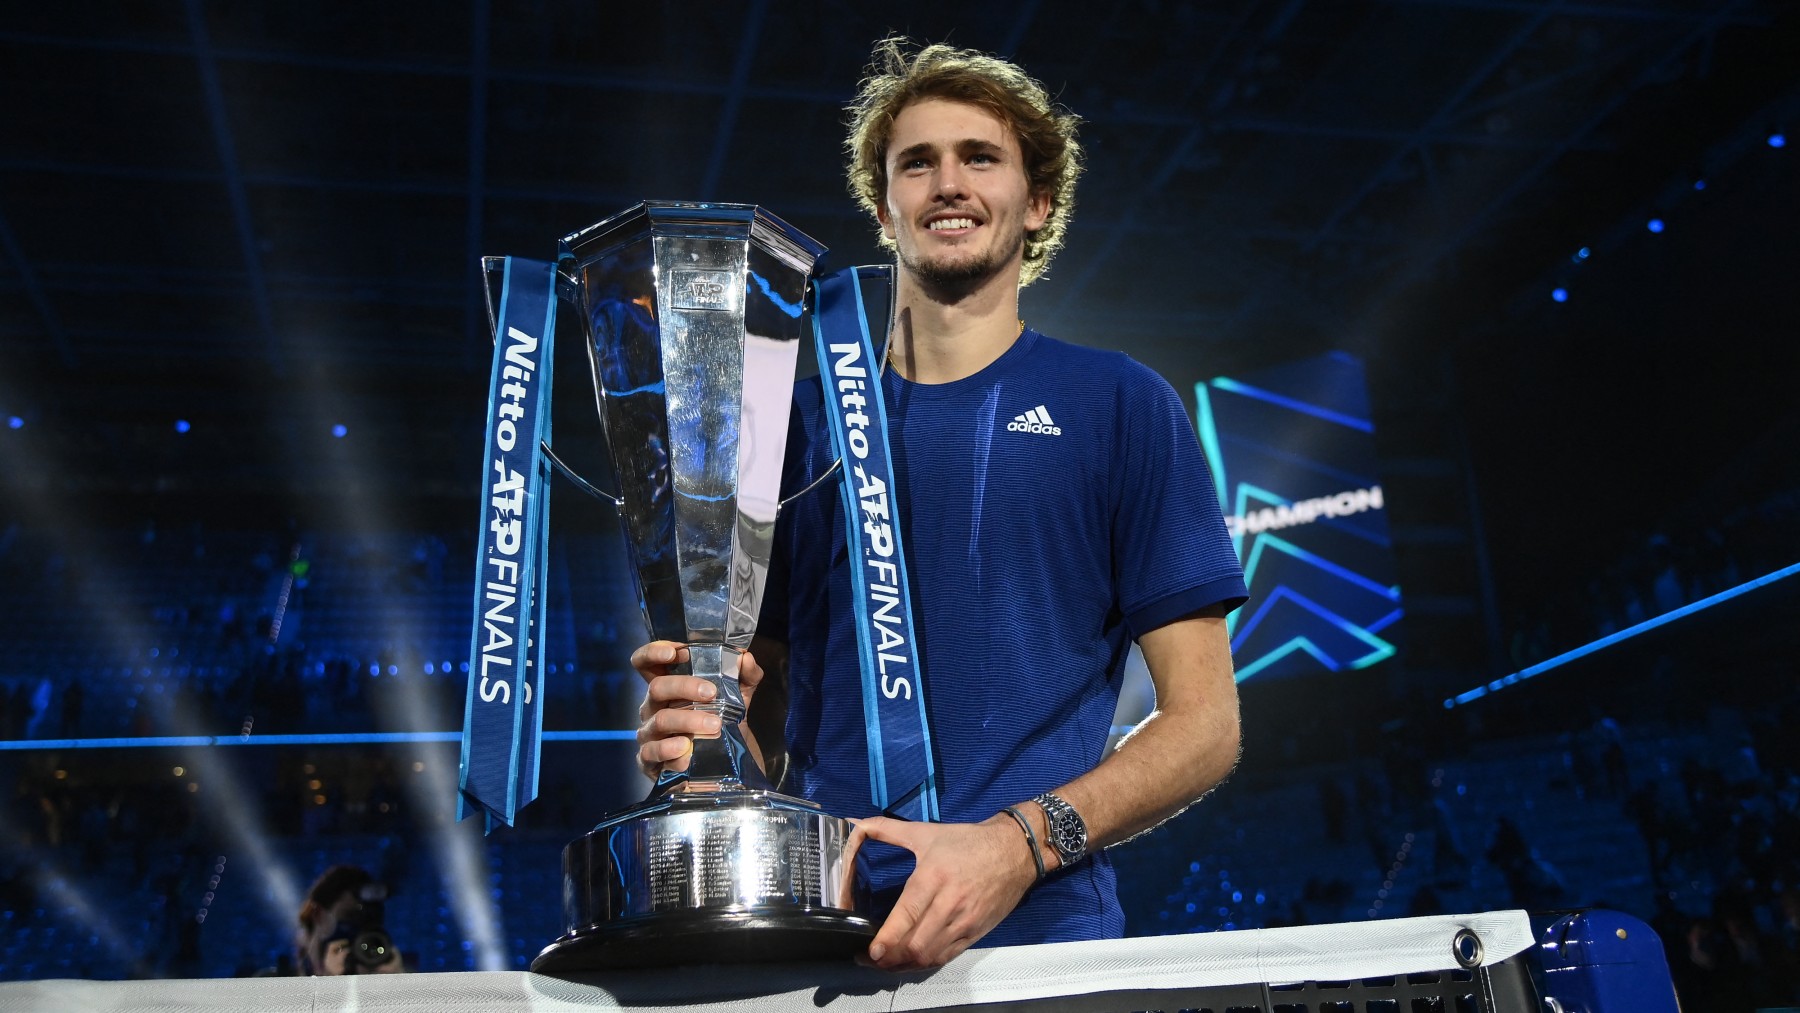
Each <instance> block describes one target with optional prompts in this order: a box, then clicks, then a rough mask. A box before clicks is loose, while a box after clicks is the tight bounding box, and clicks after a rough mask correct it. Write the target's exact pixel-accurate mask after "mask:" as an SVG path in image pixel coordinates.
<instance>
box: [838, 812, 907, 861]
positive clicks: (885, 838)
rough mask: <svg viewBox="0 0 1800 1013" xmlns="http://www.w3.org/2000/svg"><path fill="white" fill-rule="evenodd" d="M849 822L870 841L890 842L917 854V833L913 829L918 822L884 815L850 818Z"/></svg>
mask: <svg viewBox="0 0 1800 1013" xmlns="http://www.w3.org/2000/svg"><path fill="white" fill-rule="evenodd" d="M850 822H851V823H852V824H854V825H855V827H856V829H857V830H859V831H861V832H862V835H863V836H864V837H866V838H868V839H869V840H871V841H880V842H881V843H883V844H892V845H894V846H895V847H897V848H905V849H906V850H908V851H910V852H912V853H914V854H918V851H919V849H918V847H917V839H918V833H917V832H916V830H915V828H916V827H917V826H918V824H915V823H908V822H907V821H905V820H896V819H890V818H889V817H886V816H870V817H868V818H867V819H860V820H851V821H850Z"/></svg>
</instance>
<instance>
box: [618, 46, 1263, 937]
mask: <svg viewBox="0 0 1800 1013" xmlns="http://www.w3.org/2000/svg"><path fill="white" fill-rule="evenodd" d="M851 111H852V121H853V122H852V127H851V136H850V139H849V142H848V147H849V149H850V153H851V165H850V177H851V187H852V190H853V191H854V192H855V193H856V195H857V197H858V199H859V200H860V201H861V202H862V204H863V206H864V207H865V208H866V209H868V210H869V211H870V212H871V213H872V214H873V215H874V217H875V220H876V221H877V223H878V224H879V225H880V227H881V230H882V236H883V241H884V244H885V245H887V246H889V247H890V248H891V249H892V250H893V251H894V253H895V257H896V260H897V265H898V266H897V269H896V275H895V296H896V300H897V313H896V315H895V324H894V328H893V333H892V334H891V335H890V336H889V340H890V344H889V368H888V370H887V373H886V375H885V377H884V378H883V389H884V392H885V396H886V398H887V404H888V412H889V426H888V438H889V441H890V443H891V445H892V447H893V458H894V462H895V472H896V475H897V478H898V485H899V487H900V488H899V495H898V502H899V503H900V505H901V507H902V517H903V522H902V524H903V527H902V531H903V540H904V544H905V547H906V551H907V558H908V566H909V569H910V573H911V578H912V579H911V583H912V592H913V596H914V603H915V609H916V610H917V613H918V615H919V632H918V640H919V648H920V651H921V660H922V671H923V678H924V681H925V686H926V691H925V700H926V702H927V707H928V709H929V712H930V716H931V722H932V734H933V743H934V754H935V757H936V763H937V766H938V769H939V771H940V772H941V781H942V784H941V786H940V789H941V793H942V794H941V800H940V805H941V816H942V820H943V822H939V823H909V822H905V821H903V820H898V819H894V818H891V817H885V816H881V815H879V814H876V813H874V812H872V811H871V810H872V808H873V807H872V805H871V803H870V801H869V798H870V792H869V781H870V773H869V771H868V769H867V767H868V760H867V752H866V747H865V740H864V736H865V731H864V721H863V704H862V698H861V682H860V675H859V671H858V667H857V652H856V649H855V641H854V639H853V638H854V636H855V631H854V629H853V623H852V618H851V616H850V615H849V612H850V609H849V606H848V599H849V592H848V587H849V578H848V567H849V563H848V561H847V559H846V557H845V553H846V550H845V548H844V546H845V537H844V530H843V529H844V523H845V521H844V511H843V510H842V508H841V506H840V505H839V502H838V500H837V499H836V498H835V497H836V496H837V495H841V492H839V491H838V490H836V489H835V488H831V489H827V490H821V491H820V492H815V493H813V494H810V495H808V496H806V497H803V498H801V499H799V500H796V501H795V502H794V503H792V504H790V505H789V506H788V507H787V508H785V509H784V511H783V515H782V520H781V526H780V529H779V531H778V534H777V540H776V548H775V556H774V562H773V563H772V564H771V573H770V580H769V585H768V590H767V593H766V596H765V604H764V609H763V615H762V621H761V625H760V627H759V632H760V633H761V634H762V636H759V638H758V641H757V644H756V645H755V647H754V650H753V652H752V653H753V654H754V655H755V657H756V658H759V659H761V662H762V663H761V664H760V665H759V664H758V663H757V662H756V661H755V660H753V659H752V657H751V656H750V655H746V656H745V657H744V659H743V661H742V663H741V667H740V678H741V680H742V686H743V691H744V695H745V697H746V700H747V701H748V702H749V706H750V709H751V711H752V716H751V718H750V719H749V721H748V722H747V724H748V725H750V726H753V727H759V728H764V732H763V734H764V738H765V739H767V738H769V737H771V736H770V733H769V731H768V730H767V728H766V727H765V726H761V725H759V724H758V717H757V715H758V712H759V711H761V710H763V709H764V708H762V707H759V706H758V705H757V704H756V700H757V699H759V697H758V696H757V695H756V690H757V688H758V687H759V686H761V685H762V684H763V682H764V678H765V677H764V673H765V672H767V673H769V675H768V677H767V681H768V683H769V688H765V690H764V692H763V694H762V696H761V697H760V699H763V700H765V701H767V700H768V699H769V698H770V697H783V696H785V698H786V700H787V704H788V706H787V715H786V722H785V740H786V747H787V753H788V756H789V760H790V763H791V766H790V768H789V770H788V772H787V776H788V780H787V788H788V790H790V791H793V792H794V793H795V794H799V795H802V796H805V797H807V798H810V799H812V800H814V801H817V802H819V803H820V804H822V805H823V806H824V807H825V808H826V810H827V811H829V812H833V813H835V814H839V815H846V816H851V817H864V818H862V819H860V820H858V823H857V826H858V828H859V831H860V833H861V834H863V835H864V836H865V837H866V838H867V839H868V840H872V841H878V842H883V843H885V844H888V845H893V846H895V847H894V848H893V849H877V850H876V853H875V855H874V858H875V862H874V865H875V871H874V878H875V880H876V882H875V883H874V884H873V885H874V886H875V888H876V889H877V891H878V896H883V895H885V899H886V900H888V901H891V903H892V905H893V906H892V908H891V910H890V911H889V912H888V913H887V916H886V920H885V921H884V923H883V924H882V927H881V929H880V931H879V933H878V934H877V935H876V937H875V939H874V940H873V942H872V943H871V944H870V947H869V952H868V959H869V960H870V961H871V962H872V963H874V964H876V965H878V966H881V967H886V968H890V969H896V970H899V969H908V968H915V967H928V966H934V965H937V964H941V963H943V962H945V961H947V960H949V959H951V958H953V957H954V956H956V955H957V954H958V953H961V952H962V951H963V950H964V949H966V948H968V947H969V946H971V945H973V944H975V943H976V942H977V941H981V942H983V943H984V945H1008V944H1015V943H1026V942H1044V941H1052V940H1061V939H1080V938H1095V937H1106V936H1117V935H1120V934H1122V932H1123V915H1122V912H1121V910H1120V908H1119V904H1118V900H1117V896H1116V891H1115V879H1114V874H1113V869H1112V866H1111V863H1110V862H1109V861H1108V860H1107V858H1106V856H1105V855H1104V854H1103V853H1102V852H1101V849H1102V848H1104V847H1106V846H1107V845H1111V844H1115V843H1118V842H1119V841H1123V840H1125V839H1126V838H1129V837H1131V836H1133V835H1134V834H1138V833H1141V832H1143V831H1145V830H1147V829H1149V828H1151V827H1154V826H1156V825H1157V824H1158V823H1160V822H1162V821H1163V820H1166V819H1168V818H1169V817H1170V816H1172V815H1174V814H1175V813H1177V812H1179V811H1180V810H1181V809H1183V808H1184V807H1186V806H1187V805H1189V804H1191V803H1192V802H1193V801H1194V800H1195V799H1197V798H1198V797H1200V796H1201V795H1202V794H1204V793H1205V792H1206V791H1207V790H1209V789H1210V788H1212V787H1213V786H1214V785H1215V784H1217V783H1218V782H1219V781H1220V780H1221V779H1222V778H1223V777H1224V776H1225V775H1226V774H1227V773H1228V772H1229V771H1230V770H1231V767H1232V765H1233V764H1234V763H1235V761H1236V757H1237V749H1238V712H1237V694H1236V688H1235V684H1234V681H1233V677H1232V671H1231V661H1230V651H1229V643H1228V640H1227V637H1226V633H1225V614H1226V613H1227V612H1228V611H1229V610H1230V609H1232V608H1235V607H1237V605H1239V604H1241V603H1242V602H1243V600H1244V597H1245V590H1244V584H1243V575H1242V571H1241V569H1240V568H1239V565H1238V561H1237V558H1236V556H1235V554H1234V553H1233V551H1232V547H1231V544H1230V541H1229V538H1228V537H1227V536H1226V533H1225V530H1224V525H1223V521H1222V519H1221V517H1220V510H1219V504H1218V498H1217V496H1216V494H1215V493H1214V491H1213V489H1212V485H1211V481H1210V478H1209V476H1208V473H1207V469H1206V464H1205V461H1204V459H1203V458H1202V457H1201V454H1200V450H1199V447H1198V446H1197V444H1196V441H1195V439H1194V433H1193V429H1192V427H1191V424H1190V423H1189V422H1188V421H1187V416H1186V410H1185V408H1184V407H1183V405H1182V403H1181V400H1180V398H1179V397H1178V396H1177V395H1176V394H1175V392H1174V391H1173V390H1172V389H1171V388H1170V387H1169V385H1168V384H1167V383H1166V382H1165V381H1163V380H1162V379H1161V378H1159V377H1157V376H1155V374H1153V373H1151V372H1149V371H1148V370H1146V369H1144V368H1143V367H1141V366H1139V365H1137V364H1136V363H1134V362H1132V361H1131V360H1130V359H1128V358H1126V357H1125V356H1123V355H1120V354H1117V353H1108V352H1100V351H1096V350H1092V349H1085V348H1079V347H1076V346H1072V345H1065V344H1063V343H1061V342H1058V341H1054V340H1053V339H1051V338H1048V337H1045V336H1044V335H1042V334H1040V333H1038V332H1037V331H1035V330H1032V329H1030V328H1027V327H1026V326H1025V324H1024V322H1023V321H1021V320H1020V319H1019V314H1018V295H1019V288H1020V287H1021V285H1022V284H1025V283H1029V282H1030V281H1033V280H1035V279H1036V278H1037V277H1039V276H1040V275H1041V274H1042V273H1043V271H1044V268H1045V266H1046V265H1047V264H1048V262H1049V259H1050V256H1051V254H1052V253H1053V252H1054V251H1055V249H1056V247H1057V246H1058V245H1059V244H1060V243H1061V241H1062V238H1063V233H1064V231H1065V230H1066V227H1067V223H1068V218H1069V214H1070V210H1071V207H1072V197H1073V186H1074V182H1075V178H1076V176H1077V175H1078V174H1079V171H1080V149H1079V147H1078V146H1077V144H1076V142H1075V139H1074V126H1075V122H1076V120H1075V117H1073V116H1071V115H1069V114H1067V113H1066V112H1062V111H1059V110H1057V109H1055V108H1054V107H1053V106H1052V105H1051V103H1050V101H1049V98H1048V96H1047V94H1046V93H1045V91H1044V89H1043V87H1042V86H1041V85H1039V84H1038V83H1037V82H1035V81H1033V80H1031V79H1030V78H1029V77H1027V76H1026V75H1025V74H1024V73H1023V72H1022V71H1021V70H1019V68H1017V67H1015V66H1013V65H1011V64H1009V63H1006V62H1004V61H1002V60H998V59H995V58H992V57H988V56H984V55H981V54H978V53H973V52H968V51H963V50H957V49H953V48H950V47H948V46H931V47H927V48H926V49H924V50H922V51H920V52H918V53H917V54H916V55H908V54H907V53H905V52H904V51H903V49H902V48H901V45H900V42H899V40H887V41H884V42H882V43H881V44H880V45H879V46H878V47H877V49H876V52H875V59H874V63H873V64H872V66H871V69H870V73H869V75H868V78H867V79H866V80H865V81H864V83H863V87H862V90H861V93H860V94H859V96H858V99H857V102H856V104H855V105H854V106H852V109H851ZM822 400H823V392H822V388H821V386H820V384H819V383H818V381H816V380H815V381H811V382H807V383H803V384H801V385H800V386H799V388H798V389H797V392H796V405H795V412H794V422H793V427H792V433H791V437H790V441H789V447H788V456H787V474H786V475H785V476H784V487H785V488H787V489H798V488H802V487H803V486H804V484H805V483H807V482H810V481H812V480H813V479H814V478H815V477H817V476H819V475H821V474H823V473H824V471H825V469H826V468H828V467H829V466H830V464H831V460H832V456H833V455H832V451H831V447H830V441H829V439H828V438H827V436H826V435H825V433H824V429H823V423H822V421H821V419H822V412H823V408H822ZM1133 638H1135V639H1136V640H1137V642H1138V644H1139V645H1140V647H1141V648H1142V650H1143V654H1144V657H1145V660H1146V662H1147V664H1148V667H1149V670H1150V674H1151V678H1152V681H1153V682H1154V684H1155V687H1156V696H1157V710H1156V712H1155V713H1153V714H1152V715H1151V717H1150V718H1148V719H1147V720H1146V721H1145V722H1144V723H1143V724H1142V725H1140V726H1139V728H1138V729H1137V730H1136V731H1135V732H1134V733H1133V734H1132V735H1131V737H1130V738H1128V739H1127V740H1126V741H1125V742H1124V743H1123V744H1121V746H1120V747H1119V749H1118V750H1116V751H1115V752H1113V753H1112V754H1111V755H1110V756H1106V757H1104V758H1102V753H1103V751H1104V746H1105V742H1106V738H1107V735H1108V733H1109V731H1110V724H1111V719H1112V715H1113V709H1114V706H1115V704H1116V701H1117V697H1118V690H1119V682H1120V679H1121V676H1122V673H1123V669H1124V663H1125V658H1126V654H1127V651H1128V649H1129V644H1130V640H1131V639H1133ZM684 658H685V654H684V649H683V648H681V647H680V645H677V644H671V643H667V642H658V643H653V644H648V645H645V646H644V647H642V648H640V649H639V650H638V651H637V652H636V653H635V654H634V655H633V658H632V662H633V665H634V666H635V667H636V668H637V670H638V671H639V673H640V674H642V675H643V677H644V678H645V679H646V681H647V683H648V691H647V693H646V696H645V701H644V705H643V708H642V715H643V718H644V722H643V725H642V727H641V728H640V729H639V732H638V741H639V754H638V756H639V761H640V765H641V766H642V767H643V768H644V770H645V772H646V773H647V774H651V775H654V774H655V772H656V771H658V770H660V769H663V768H665V767H668V768H673V769H682V768H683V767H685V765H686V762H687V757H688V756H689V754H690V753H691V751H692V737H693V736H707V735H716V734H718V724H717V722H718V718H717V717H716V716H713V715H710V714H705V713H702V712H698V711H693V710H689V709H686V706H685V705H687V704H690V703H692V702H696V701H703V700H704V699H706V698H707V696H708V695H709V694H710V692H711V689H710V687H707V686H705V684H704V683H703V682H701V681H700V680H698V679H694V678H691V677H685V676H673V675H669V674H668V672H667V670H668V667H669V665H670V664H672V663H675V662H678V661H680V660H684ZM781 690H785V693H783V692H781ZM777 727H779V726H777ZM770 752H771V753H772V752H774V751H773V750H771V751H770ZM1009 809H1010V810H1011V811H1010V812H1009V811H1008V810H1009ZM1081 831H1085V835H1086V842H1085V845H1086V846H1085V848H1084V847H1082V846H1081V845H1082V842H1081V841H1080V836H1081ZM1058 842H1061V844H1062V845H1063V846H1062V847H1059V846H1058ZM899 849H904V850H899ZM908 853H910V854H908ZM909 860H910V862H911V865H912V868H911V871H910V875H909V874H908V869H907V865H908V861H909ZM1040 864H1041V871H1040Z"/></svg>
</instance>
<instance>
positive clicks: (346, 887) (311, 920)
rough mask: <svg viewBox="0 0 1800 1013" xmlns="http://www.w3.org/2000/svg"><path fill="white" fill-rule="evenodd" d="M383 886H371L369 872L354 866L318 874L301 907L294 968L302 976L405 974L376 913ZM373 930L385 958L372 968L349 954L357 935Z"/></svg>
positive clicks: (372, 878)
mask: <svg viewBox="0 0 1800 1013" xmlns="http://www.w3.org/2000/svg"><path fill="white" fill-rule="evenodd" d="M386 896H387V888H386V887H385V886H382V885H381V884H378V883H376V882H375V877H374V876H371V875H369V872H368V870H366V869H362V868H359V867H357V866H354V865H334V866H332V867H331V868H329V869H326V870H325V871H324V872H323V873H321V874H320V875H319V878H318V879H317V880H316V881H315V882H314V883H313V885H312V888H311V889H310V890H308V891H307V892H306V903H305V904H304V905H302V906H301V908H300V932H299V936H298V938H297V939H296V947H295V949H296V957H297V961H296V963H297V966H298V968H299V972H300V973H301V974H318V975H343V974H399V973H401V972H403V971H405V970H406V966H405V964H404V963H403V961H402V959H401V956H400V951H399V950H398V949H396V948H394V947H393V945H392V943H391V941H389V940H388V939H387V932H386V930H385V929H384V928H383V927H382V925H381V922H382V919H381V917H380V916H379V914H377V913H376V912H378V911H379V910H380V900H378V899H377V898H385V897H386ZM371 931H373V933H374V934H375V938H376V939H378V940H380V941H381V942H384V943H386V944H387V945H386V949H387V950H388V951H389V952H388V954H387V955H386V958H385V959H378V960H377V962H376V963H374V964H373V965H372V966H371V965H369V964H365V963H363V962H361V961H359V960H357V959H355V957H354V956H353V955H352V951H353V950H354V948H355V944H356V940H357V938H358V937H359V936H363V935H365V934H368V933H370V932H371Z"/></svg>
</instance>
